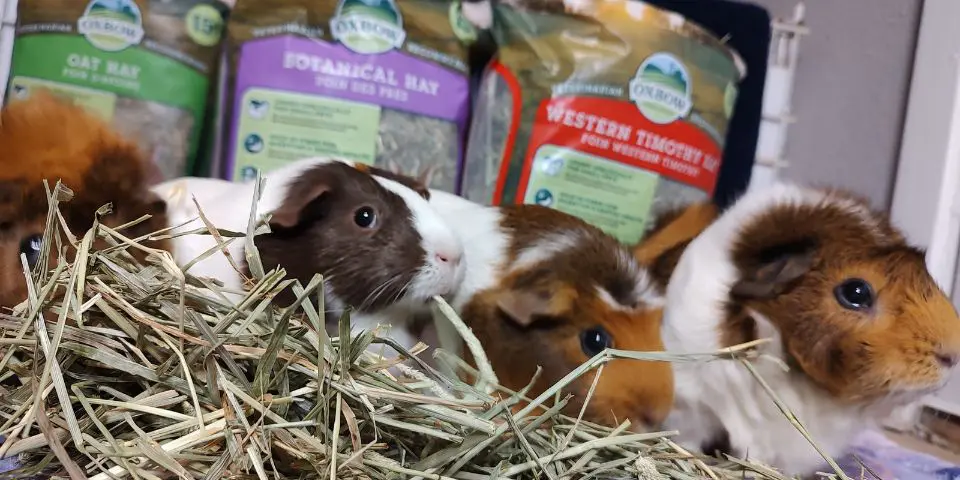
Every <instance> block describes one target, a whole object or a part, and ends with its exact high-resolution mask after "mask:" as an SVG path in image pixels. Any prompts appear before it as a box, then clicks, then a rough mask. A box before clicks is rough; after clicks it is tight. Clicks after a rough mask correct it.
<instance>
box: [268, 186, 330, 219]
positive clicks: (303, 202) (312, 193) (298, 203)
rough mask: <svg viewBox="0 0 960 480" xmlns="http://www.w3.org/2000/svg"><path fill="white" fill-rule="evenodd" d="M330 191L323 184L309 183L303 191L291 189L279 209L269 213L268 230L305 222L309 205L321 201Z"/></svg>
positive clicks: (328, 187)
mask: <svg viewBox="0 0 960 480" xmlns="http://www.w3.org/2000/svg"><path fill="white" fill-rule="evenodd" d="M331 190H332V188H330V186H329V185H327V184H325V183H311V184H310V185H306V188H304V189H303V190H300V189H291V190H290V192H289V193H287V198H286V199H285V200H284V201H283V203H282V204H281V205H280V207H278V208H277V209H276V210H274V211H273V212H272V213H271V215H270V228H271V229H273V230H277V229H290V228H295V227H297V226H298V225H300V224H301V223H303V222H304V221H305V220H306V218H305V215H304V213H305V211H306V210H307V209H308V208H310V206H311V205H314V204H316V203H318V202H320V201H322V200H323V197H325V196H327V195H328V194H329V193H330V191H331Z"/></svg>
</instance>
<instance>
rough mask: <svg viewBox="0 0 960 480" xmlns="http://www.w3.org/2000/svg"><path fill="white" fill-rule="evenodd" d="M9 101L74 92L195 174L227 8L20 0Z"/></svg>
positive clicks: (174, 2) (175, 171) (191, 3)
mask: <svg viewBox="0 0 960 480" xmlns="http://www.w3.org/2000/svg"><path fill="white" fill-rule="evenodd" d="M17 8H18V19H17V31H16V40H15V42H14V47H13V65H12V67H11V71H10V85H9V91H8V94H7V97H6V98H7V101H16V100H20V99H24V98H27V97H29V96H30V94H31V92H32V91H34V90H35V89H37V88H45V89H47V90H49V91H52V92H53V93H54V94H57V95H62V96H66V97H69V98H72V99H73V100H74V101H75V102H77V103H79V104H81V105H83V106H85V107H86V108H88V109H90V110H91V111H93V112H95V113H97V114H99V115H101V116H102V117H103V118H104V119H106V120H107V121H109V122H111V123H112V124H113V126H114V127H115V128H117V129H118V130H119V131H120V132H122V133H124V134H126V135H129V136H130V137H131V138H134V139H136V140H137V142H138V143H139V144H140V145H141V146H142V147H143V149H144V151H145V153H148V154H149V155H150V156H151V157H152V158H153V160H154V162H155V163H156V164H157V165H158V166H159V167H160V171H161V172H162V173H163V176H164V177H165V178H173V177H179V176H182V175H186V174H191V173H192V172H193V168H194V160H195V156H196V151H197V145H198V144H199V137H200V131H201V129H202V127H203V123H204V122H203V120H204V118H203V117H204V112H205V110H206V105H207V92H208V86H209V84H210V80H211V77H212V76H213V75H214V73H215V69H216V63H217V58H218V55H219V53H220V40H221V33H222V30H223V25H224V17H225V16H226V14H227V12H228V9H227V7H226V5H224V4H223V3H222V2H220V1H218V0H136V1H134V0H20V2H19V5H18V7H17Z"/></svg>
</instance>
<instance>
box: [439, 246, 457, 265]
mask: <svg viewBox="0 0 960 480" xmlns="http://www.w3.org/2000/svg"><path fill="white" fill-rule="evenodd" d="M434 255H435V256H436V258H437V261H438V262H440V263H450V264H453V265H456V264H458V263H460V255H459V254H457V253H456V252H450V251H446V250H438V251H437V252H436V253H435V254H434Z"/></svg>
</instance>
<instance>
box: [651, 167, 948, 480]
mask: <svg viewBox="0 0 960 480" xmlns="http://www.w3.org/2000/svg"><path fill="white" fill-rule="evenodd" d="M663 329H664V331H663V335H664V343H665V345H666V348H667V350H668V351H676V352H709V351H716V350H717V349H720V348H723V347H729V346H733V345H738V344H742V343H745V342H748V341H751V340H755V339H761V338H771V339H773V342H769V343H766V344H764V345H763V346H762V347H761V353H763V354H766V355H767V356H771V357H774V358H778V359H780V360H782V363H777V362H774V361H765V360H764V359H763V357H761V358H760V359H758V360H756V361H755V362H754V363H755V366H756V369H757V370H758V371H759V372H760V375H761V376H762V377H763V378H764V380H766V382H767V383H768V384H769V385H770V386H771V387H772V388H773V390H774V391H775V392H776V394H777V395H778V396H779V397H780V398H781V399H782V400H783V402H784V403H785V404H786V406H787V407H789V408H790V409H791V410H792V411H793V413H795V414H796V415H797V417H798V418H799V420H800V422H801V423H802V424H803V425H804V426H805V427H806V429H807V430H808V431H809V432H810V434H811V435H812V437H813V439H814V440H815V441H816V442H817V443H818V444H819V445H820V446H821V447H823V449H824V451H825V452H826V453H827V454H828V455H830V456H833V457H834V458H835V457H837V456H839V455H842V454H844V453H845V450H846V449H847V448H848V447H849V445H850V442H851V439H852V438H853V437H854V436H855V435H856V434H858V433H859V432H861V431H862V430H863V429H864V428H868V427H870V426H871V425H872V424H873V423H874V422H875V421H877V420H880V419H883V418H884V417H885V416H886V415H887V414H888V413H889V412H890V411H891V410H893V409H895V408H897V407H899V406H902V405H905V404H907V403H910V402H912V401H915V400H918V399H919V398H920V397H922V396H924V395H927V394H929V393H931V392H934V391H936V390H937V389H939V388H940V387H942V386H943V385H944V383H945V382H946V381H947V379H948V377H949V374H950V372H951V371H952V370H953V367H954V365H955V364H956V363H957V360H958V358H960V319H958V317H957V312H956V310H955V309H954V307H953V305H952V304H951V302H950V300H949V299H948V298H947V296H946V295H945V294H944V293H943V292H942V291H941V289H940V288H939V287H938V286H937V284H936V283H935V282H934V280H933V278H931V276H930V274H929V273H928V271H927V268H926V265H925V263H924V255H923V252H921V251H920V250H918V249H916V248H914V247H912V246H910V245H909V244H908V243H907V241H906V240H905V239H904V236H903V235H902V234H901V233H900V232H899V231H898V230H897V229H895V228H894V227H893V226H892V225H891V224H890V222H889V220H888V219H887V217H886V216H885V215H884V214H882V213H879V212H876V211H873V210H871V209H870V207H869V204H868V203H867V202H866V201H864V200H862V199H859V198H857V197H855V196H853V195H851V194H849V193H845V192H843V191H839V190H826V189H814V188H805V187H801V186H796V185H792V184H777V185H774V186H771V187H767V188H762V189H758V190H756V191H751V192H749V193H747V194H745V195H744V196H743V197H741V198H740V199H739V200H738V201H737V202H736V203H734V204H733V205H732V206H731V207H729V208H728V209H727V210H726V211H724V212H722V214H721V215H720V217H719V218H718V219H717V220H716V221H715V222H713V223H712V224H711V225H710V226H709V227H707V228H706V229H705V230H704V231H703V233H701V234H700V235H698V236H697V237H696V238H695V239H694V240H693V241H692V242H690V243H689V245H687V247H686V249H685V250H684V251H683V254H682V256H681V257H680V260H679V262H678V263H677V265H676V269H675V271H674V273H673V275H672V277H671V279H670V283H669V286H668V288H667V304H666V307H665V312H664V323H663ZM784 365H786V366H788V367H789V369H784V368H783V367H784ZM673 367H674V375H675V377H674V378H675V382H676V393H675V394H676V402H675V403H676V405H675V409H674V411H673V412H672V413H671V415H670V417H669V419H668V422H667V424H666V427H667V428H670V429H676V430H679V432H680V437H679V439H678V440H679V441H680V442H681V443H683V444H684V445H686V446H688V447H690V448H694V449H702V450H704V451H706V452H707V453H714V452H715V451H717V450H720V451H724V452H725V453H728V454H731V455H734V456H738V457H741V458H742V457H745V456H749V457H750V458H751V459H752V460H755V461H760V462H764V463H767V464H769V465H771V466H774V467H776V468H778V469H781V470H783V471H785V472H786V473H788V474H791V475H809V474H813V473H814V472H815V471H817V470H818V469H819V468H820V467H821V466H822V465H825V463H824V460H823V459H822V458H821V457H820V456H819V454H818V453H817V452H816V451H815V449H814V448H813V446H811V445H810V444H809V443H808V442H807V440H805V439H804V438H803V437H802V436H801V434H800V433H799V432H798V431H797V430H796V428H794V426H793V425H791V424H790V422H789V421H788V420H787V419H786V417H785V416H784V415H783V414H782V413H781V412H780V410H779V409H778V407H777V406H776V405H775V404H774V402H773V401H772V400H771V398H770V396H769V395H768V394H767V393H765V391H764V390H763V388H762V387H761V385H760V384H759V382H757V381H756V380H755V379H754V378H753V377H752V376H751V374H750V373H749V372H748V371H747V369H746V368H745V367H744V366H743V365H741V364H739V362H735V361H714V362H706V363H699V362H696V363H676V364H673Z"/></svg>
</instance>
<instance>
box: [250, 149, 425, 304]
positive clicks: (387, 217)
mask: <svg viewBox="0 0 960 480" xmlns="http://www.w3.org/2000/svg"><path fill="white" fill-rule="evenodd" d="M380 172H381V170H379V169H376V168H374V167H366V166H360V167H358V168H354V167H351V166H349V165H346V164H342V163H339V162H334V163H330V164H325V165H320V166H318V167H315V168H312V169H310V170H308V171H306V172H304V173H303V174H302V175H301V176H300V177H299V178H298V179H296V180H295V181H294V182H293V183H292V184H291V186H290V189H289V191H288V192H287V196H286V199H285V200H284V201H283V203H282V204H281V205H280V207H279V208H278V209H277V210H276V211H275V212H274V213H273V217H272V219H271V222H270V223H271V229H272V230H273V232H272V233H268V234H263V235H259V236H257V237H256V244H257V248H258V249H259V250H260V257H261V259H262V261H263V266H264V268H266V269H268V270H269V269H272V268H275V267H277V266H280V267H283V268H284V269H285V270H286V271H287V275H288V277H289V278H296V279H298V280H299V281H300V283H301V284H303V285H306V284H307V283H308V282H309V281H310V279H311V278H313V276H314V275H315V274H317V273H320V274H323V275H324V276H325V278H326V280H327V285H328V287H329V288H331V289H332V290H333V293H334V295H335V296H336V298H337V299H339V300H340V301H343V302H344V303H346V305H350V306H352V307H354V308H356V309H357V310H358V311H364V312H369V311H376V310H380V309H382V308H384V307H386V306H388V305H391V304H393V303H395V302H396V301H397V300H398V299H399V298H400V297H402V296H403V295H404V286H405V285H407V284H408V283H409V282H410V281H412V280H413V277H414V275H415V274H416V273H417V271H418V269H419V268H420V267H421V266H422V265H423V264H424V262H425V261H426V260H425V259H426V251H424V250H423V247H422V246H421V245H420V242H421V238H420V234H419V233H418V232H417V231H416V229H415V228H414V227H413V226H412V225H411V224H410V220H409V219H410V218H411V215H412V213H411V212H410V209H409V207H408V206H407V204H406V202H404V200H403V199H402V198H400V196H399V195H397V194H395V193H393V192H391V191H389V190H386V189H385V188H383V186H382V185H380V184H379V183H378V182H377V180H376V179H375V178H374V177H373V175H377V176H380V175H379V174H380ZM387 178H391V179H394V180H397V178H396V176H390V177H387ZM400 180H401V181H402V182H403V183H404V184H408V183H410V182H411V180H409V179H405V178H402V177H401V179H400ZM414 187H416V185H414ZM415 190H416V188H415ZM361 207H370V208H372V209H373V210H374V211H375V212H376V215H377V223H376V226H375V227H374V228H361V227H359V226H357V225H356V223H354V214H355V212H356V211H357V210H358V209H360V208H361ZM381 285H384V286H385V287H384V288H379V287H380V286H381ZM371 292H374V293H376V295H371ZM292 300H293V295H292V291H290V290H289V289H288V290H287V291H285V292H284V294H283V295H282V298H281V299H280V301H282V302H286V303H289V302H291V301H292Z"/></svg>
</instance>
